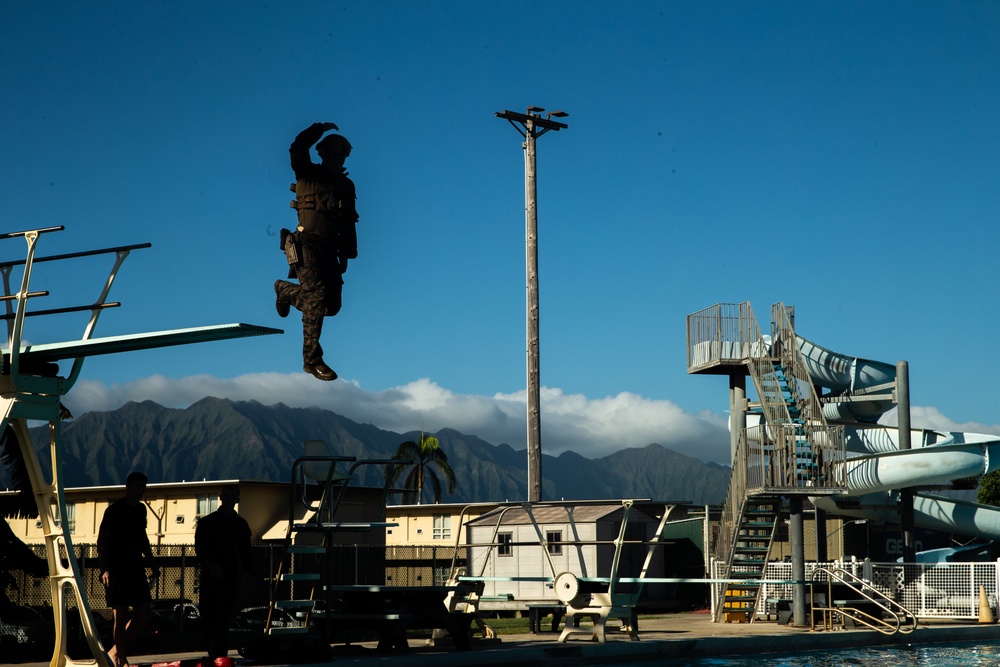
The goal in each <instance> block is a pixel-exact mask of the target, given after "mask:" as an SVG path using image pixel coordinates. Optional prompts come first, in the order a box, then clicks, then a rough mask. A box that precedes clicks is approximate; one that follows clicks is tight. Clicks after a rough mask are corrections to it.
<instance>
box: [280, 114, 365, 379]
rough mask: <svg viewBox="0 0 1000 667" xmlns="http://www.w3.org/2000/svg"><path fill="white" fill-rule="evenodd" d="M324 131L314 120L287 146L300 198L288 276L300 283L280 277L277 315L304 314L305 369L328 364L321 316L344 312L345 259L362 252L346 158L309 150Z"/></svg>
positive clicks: (295, 206) (347, 150)
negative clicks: (332, 160) (320, 157)
mask: <svg viewBox="0 0 1000 667" xmlns="http://www.w3.org/2000/svg"><path fill="white" fill-rule="evenodd" d="M323 132H324V127H323V124H321V123H315V124H313V125H311V126H309V127H307V128H306V129H305V130H303V131H302V132H300V133H299V135H298V136H297V137H295V141H293V142H292V145H291V147H289V149H288V152H289V154H290V156H291V163H292V170H293V171H294V172H295V179H296V182H295V185H294V190H295V193H296V201H293V202H292V206H293V207H294V208H296V209H297V210H298V218H299V224H298V227H297V228H296V231H295V232H294V233H293V234H291V235H289V241H288V242H291V243H294V244H295V246H296V248H295V250H296V253H297V255H298V262H297V263H294V264H292V266H291V268H290V270H289V277H294V278H297V279H298V281H299V282H298V284H297V285H296V284H295V283H290V282H287V281H283V280H279V281H278V282H277V283H276V284H275V291H276V293H277V298H278V301H277V305H278V309H279V313H280V312H281V309H282V304H288V305H291V306H293V307H294V308H296V309H297V310H299V311H301V312H302V361H303V364H304V366H305V370H306V371H307V372H313V370H311V369H314V368H315V367H317V366H323V365H324V362H323V348H322V346H321V345H320V343H319V338H320V334H321V333H322V331H323V318H325V317H332V316H333V315H336V314H337V313H338V312H339V311H340V306H341V292H342V290H343V285H344V279H343V277H342V275H343V273H344V272H345V271H346V270H347V261H348V260H349V259H353V258H355V257H357V255H358V250H357V243H358V242H357V232H356V228H355V223H356V222H357V220H358V213H357V210H356V208H355V199H356V194H355V190H354V183H353V182H352V181H351V179H350V178H348V177H347V172H345V171H344V169H343V166H342V160H340V161H339V162H338V163H337V164H336V166H330V165H327V164H315V163H313V161H312V159H311V157H310V154H309V149H310V147H311V146H312V145H313V144H315V143H316V142H317V141H318V140H319V138H320V137H321V136H322V135H323ZM331 138H335V139H340V140H342V144H341V145H344V146H345V150H346V153H349V152H350V144H349V143H347V140H346V139H343V137H339V135H332V137H327V138H326V139H324V140H323V142H326V141H327V140H329V139H331ZM323 142H320V145H321V146H322V144H323ZM346 153H345V157H346ZM324 162H325V160H324ZM286 308H287V306H286ZM328 370H329V369H328ZM330 372H331V373H332V371H330ZM313 374H314V375H315V374H316V373H315V372H313ZM333 376H334V377H336V374H333ZM317 377H319V375H317ZM321 379H333V378H321Z"/></svg>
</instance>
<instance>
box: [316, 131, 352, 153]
mask: <svg viewBox="0 0 1000 667" xmlns="http://www.w3.org/2000/svg"><path fill="white" fill-rule="evenodd" d="M316 152H317V153H319V156H320V157H324V156H326V155H329V156H331V157H341V156H343V157H347V156H348V155H350V154H351V142H349V141H348V140H347V139H345V138H344V137H342V136H341V135H339V134H328V135H326V136H325V137H323V138H322V139H321V140H320V141H319V143H318V144H316Z"/></svg>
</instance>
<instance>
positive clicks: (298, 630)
mask: <svg viewBox="0 0 1000 667" xmlns="http://www.w3.org/2000/svg"><path fill="white" fill-rule="evenodd" d="M308 632H309V628H307V627H305V626H302V625H293V626H291V627H287V626H286V627H281V628H277V627H276V628H268V629H267V634H269V635H304V634H307V633H308Z"/></svg>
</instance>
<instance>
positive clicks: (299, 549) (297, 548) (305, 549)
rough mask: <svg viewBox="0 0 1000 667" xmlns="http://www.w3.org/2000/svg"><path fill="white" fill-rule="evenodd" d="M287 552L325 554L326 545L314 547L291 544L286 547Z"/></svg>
mask: <svg viewBox="0 0 1000 667" xmlns="http://www.w3.org/2000/svg"><path fill="white" fill-rule="evenodd" d="M288 553H290V554H325V553H326V547H314V546H306V545H298V544H293V545H292V546H290V547H288Z"/></svg>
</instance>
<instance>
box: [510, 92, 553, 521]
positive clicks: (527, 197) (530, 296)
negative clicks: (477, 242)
mask: <svg viewBox="0 0 1000 667" xmlns="http://www.w3.org/2000/svg"><path fill="white" fill-rule="evenodd" d="M543 111H545V109H543V108H541V107H533V106H532V107H528V109H527V113H519V112H516V111H507V110H504V111H498V112H497V113H496V116H497V117H498V118H503V119H505V120H507V122H509V123H510V124H511V126H513V128H514V129H515V130H517V131H518V133H520V135H521V136H522V137H524V144H523V146H524V236H525V259H526V261H525V264H526V278H527V371H528V372H527V374H528V401H527V409H528V500H529V501H531V502H538V501H540V500H541V499H542V424H541V400H540V395H541V388H540V384H541V383H540V375H541V372H540V359H539V345H538V210H537V192H536V187H535V180H536V179H535V140H536V139H537V138H538V137H540V136H542V135H543V134H545V133H546V132H548V131H549V130H556V131H559V130H561V129H565V128H566V127H568V125H566V123H560V122H559V121H555V120H552V116H555V117H556V118H565V117H566V116H568V115H569V114H567V113H566V112H565V111H551V112H549V113H548V115H547V116H546V117H545V118H543V117H542V116H541V113H542V112H543Z"/></svg>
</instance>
